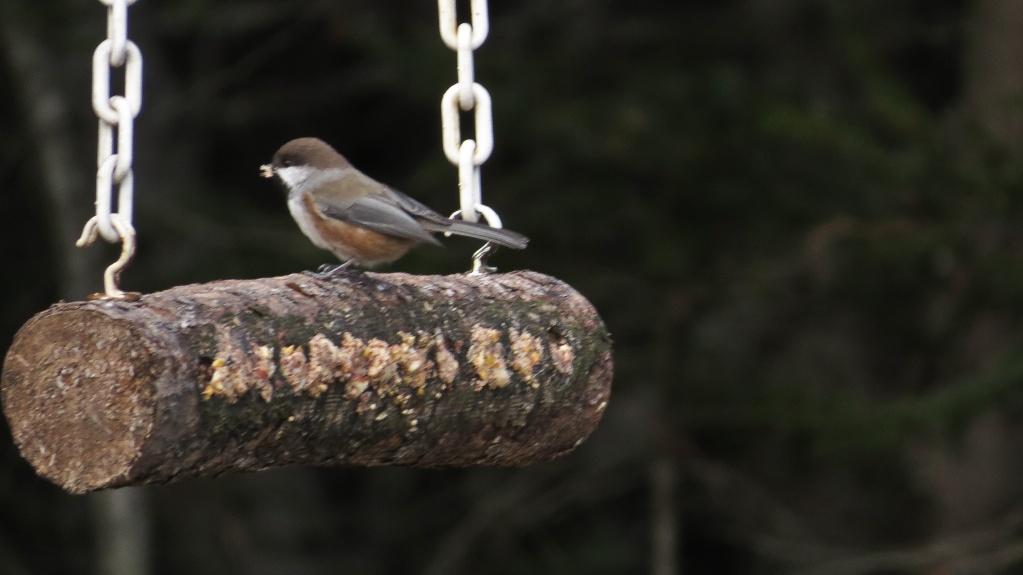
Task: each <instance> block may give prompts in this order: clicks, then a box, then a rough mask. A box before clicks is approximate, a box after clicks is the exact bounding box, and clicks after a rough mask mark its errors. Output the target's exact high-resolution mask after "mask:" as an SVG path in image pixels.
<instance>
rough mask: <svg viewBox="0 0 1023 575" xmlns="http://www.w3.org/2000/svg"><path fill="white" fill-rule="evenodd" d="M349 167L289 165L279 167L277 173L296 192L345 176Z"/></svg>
mask: <svg viewBox="0 0 1023 575" xmlns="http://www.w3.org/2000/svg"><path fill="white" fill-rule="evenodd" d="M348 171H349V168H327V169H317V168H313V167H310V166H288V167H285V168H277V170H276V174H277V175H278V176H279V177H280V178H281V180H282V181H283V182H284V183H285V184H287V186H288V188H290V189H291V190H293V191H295V192H303V191H305V190H306V189H307V188H308V189H316V188H318V187H320V186H322V185H323V184H325V183H327V182H331V181H334V180H339V179H341V178H343V177H344V176H345V175H346V174H347V173H348Z"/></svg>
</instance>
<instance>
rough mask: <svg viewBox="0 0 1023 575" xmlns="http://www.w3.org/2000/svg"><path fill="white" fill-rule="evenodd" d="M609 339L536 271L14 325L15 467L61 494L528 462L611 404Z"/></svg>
mask: <svg viewBox="0 0 1023 575" xmlns="http://www.w3.org/2000/svg"><path fill="white" fill-rule="evenodd" d="M610 348H611V344H610V337H609V335H608V333H607V330H606V328H605V327H604V324H603V322H602V321H601V320H600V317H599V316H598V315H597V313H596V311H595V310H594V309H593V307H592V306H591V305H590V303H589V302H588V301H586V299H585V298H583V297H582V296H581V295H580V294H579V293H578V292H575V291H574V290H572V288H570V287H569V286H568V285H566V284H564V283H562V282H560V281H558V280H556V279H554V278H551V277H548V276H544V275H541V274H537V273H533V272H517V273H512V274H497V275H484V276H473V275H457V276H412V275H407V274H374V273H362V272H351V273H347V274H343V275H341V276H340V277H338V278H336V279H334V280H321V279H316V278H313V277H311V276H307V275H302V274H295V275H290V276H284V277H279V278H267V279H258V280H244V281H240V280H228V281H220V282H214V283H211V284H202V285H188V286H181V287H177V288H173V289H170V290H167V291H164V292H159V293H154V294H149V295H145V296H142V298H141V299H140V300H139V301H136V302H125V301H91V302H73V303H59V304H57V305H55V306H53V307H51V308H50V309H49V310H47V311H44V312H42V313H40V314H38V315H37V316H35V317H34V318H32V319H31V320H29V322H28V323H27V324H26V325H25V326H23V327H22V329H21V330H20V331H19V332H18V334H17V335H16V336H15V340H14V344H13V345H12V346H11V349H10V351H9V352H8V354H7V358H6V360H5V362H4V369H3V379H2V387H0V397H2V400H3V409H4V414H5V415H6V417H7V419H8V421H9V422H10V426H11V430H12V434H13V436H14V439H15V442H16V443H17V445H18V448H19V450H20V451H21V454H22V456H23V457H25V459H27V460H28V461H29V462H30V463H31V464H32V465H33V467H34V468H35V469H36V472H37V473H39V474H40V475H41V476H42V477H45V478H46V479H48V480H50V481H53V482H54V483H56V484H58V485H60V486H62V487H63V488H64V489H65V490H67V491H69V492H71V493H84V492H87V491H92V490H96V489H103V488H107V487H115V486H121V485H130V484H141V483H160V482H167V481H173V480H178V479H184V478H190V477H211V476H215V475H218V474H221V473H225V472H229V471H244V470H258V469H266V468H270V467H281V466H287V465H361V466H373V465H386V464H397V465H412V466H423V467H434V466H469V465H528V464H531V463H536V462H541V461H546V460H550V459H553V458H555V457H558V456H560V455H562V454H564V453H567V452H569V451H571V450H572V449H573V448H574V447H575V446H576V445H578V444H579V443H581V442H582V441H583V440H584V439H585V438H586V437H587V436H588V435H589V434H590V432H591V431H592V430H593V428H594V427H595V426H596V424H597V422H598V421H599V420H600V417H601V415H602V413H603V411H604V408H605V406H606V405H607V399H608V395H609V393H610V381H611V375H612V360H611V349H610Z"/></svg>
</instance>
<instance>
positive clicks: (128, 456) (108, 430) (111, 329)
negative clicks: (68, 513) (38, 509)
mask: <svg viewBox="0 0 1023 575" xmlns="http://www.w3.org/2000/svg"><path fill="white" fill-rule="evenodd" d="M25 329H29V330H32V331H34V332H37V333H45V334H47V336H48V337H47V338H46V339H42V338H20V339H17V340H16V341H15V343H14V345H13V346H12V347H11V350H10V352H9V353H8V355H7V359H6V361H5V363H4V370H3V381H4V387H3V394H2V400H3V404H4V409H5V411H9V412H14V413H18V414H20V417H18V418H14V419H11V420H10V425H11V433H12V435H13V437H14V439H15V442H16V443H17V444H18V447H19V449H21V450H22V453H23V455H27V454H26V453H25V451H26V449H31V450H34V453H33V454H32V455H33V457H32V458H31V460H32V462H33V464H34V465H35V468H36V472H37V473H38V474H39V475H40V476H42V477H44V478H46V479H48V480H50V481H52V482H54V483H56V484H58V485H63V486H65V488H67V489H68V490H69V491H72V492H77V493H84V492H87V491H91V490H93V489H96V488H98V487H101V486H104V485H108V484H109V483H110V480H111V476H117V477H125V476H127V474H128V473H129V472H130V470H131V466H132V463H133V462H134V460H135V458H137V457H138V453H139V447H140V445H141V444H142V443H143V442H144V441H145V439H146V437H147V436H148V435H149V433H150V431H151V427H152V422H153V416H152V415H153V410H154V405H153V397H154V393H155V389H154V387H153V385H152V382H153V373H154V372H155V370H154V366H153V363H154V362H153V358H152V356H151V355H150V353H149V352H148V351H147V350H146V348H145V346H140V345H139V338H138V335H137V334H136V333H133V331H132V330H131V329H130V328H129V327H128V326H127V324H125V323H123V322H117V321H114V320H111V319H110V318H109V317H107V316H105V315H103V314H100V313H94V314H91V317H90V318H89V321H87V322H83V321H79V322H75V323H68V322H67V321H66V318H65V317H62V316H59V315H50V316H46V315H44V316H37V317H36V318H34V319H33V320H32V321H31V322H30V323H29V324H28V325H26V326H25V328H23V330H25ZM139 424H141V425H139ZM54 438H60V441H54V440H53V439H54Z"/></svg>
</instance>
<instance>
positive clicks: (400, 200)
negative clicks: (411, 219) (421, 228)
mask: <svg viewBox="0 0 1023 575" xmlns="http://www.w3.org/2000/svg"><path fill="white" fill-rule="evenodd" d="M386 193H387V194H388V195H389V196H390V197H391V199H392V200H394V202H395V203H396V204H397V205H398V206H400V207H401V209H403V210H405V211H406V212H408V213H409V214H412V215H413V216H415V217H417V218H423V219H424V220H429V221H431V222H434V223H437V224H441V225H446V222H450V221H451V220H449V219H448V218H447V217H445V216H442V215H440V214H438V213H437V212H435V211H433V210H432V209H430V207H429V206H426V205H425V204H423V203H421V202H420V201H418V200H416V199H414V198H412V197H410V196H406V195H405V194H403V193H401V192H399V191H398V190H395V189H394V188H387V192H386Z"/></svg>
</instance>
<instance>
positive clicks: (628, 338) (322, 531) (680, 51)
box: [0, 0, 1023, 574]
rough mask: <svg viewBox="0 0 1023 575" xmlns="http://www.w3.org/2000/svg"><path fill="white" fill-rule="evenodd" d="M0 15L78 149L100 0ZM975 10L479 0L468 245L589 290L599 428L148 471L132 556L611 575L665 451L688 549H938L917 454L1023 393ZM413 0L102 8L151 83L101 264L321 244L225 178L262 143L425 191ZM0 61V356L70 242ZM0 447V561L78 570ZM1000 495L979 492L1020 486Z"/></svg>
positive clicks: (1020, 272) (1016, 300)
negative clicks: (133, 219)
mask: <svg viewBox="0 0 1023 575" xmlns="http://www.w3.org/2000/svg"><path fill="white" fill-rule="evenodd" d="M12 2H13V0H12ZM17 3H21V4H23V5H24V6H23V10H22V14H23V18H24V20H25V22H24V25H25V26H29V27H31V29H32V30H33V33H34V34H36V35H37V36H38V38H40V39H41V40H42V41H43V42H44V43H45V44H46V45H47V46H48V47H49V50H50V53H49V56H50V58H51V59H52V62H53V66H54V68H55V70H56V71H57V72H58V74H56V77H57V78H59V81H60V82H61V83H60V85H59V86H57V88H58V89H59V91H60V93H62V94H63V95H64V96H65V98H66V99H67V102H68V105H69V106H70V107H71V109H72V110H73V117H72V118H71V122H70V127H69V129H70V130H72V132H73V134H74V137H75V138H76V142H77V143H78V145H79V146H80V152H81V157H82V158H83V160H82V165H83V166H88V162H89V160H90V159H91V157H92V154H93V152H92V149H93V148H92V146H93V143H92V138H94V136H93V135H92V134H91V133H90V129H91V125H92V124H91V122H92V120H91V115H90V113H91V112H90V110H89V107H88V93H89V88H88V66H89V61H90V60H89V56H90V53H91V50H92V46H93V44H94V42H95V41H98V38H99V37H100V35H101V34H102V30H103V27H102V9H101V8H100V7H99V6H98V5H96V6H93V5H92V4H95V3H88V2H84V1H83V2H71V1H68V0H64V1H62V2H51V3H46V4H39V5H32V6H31V7H30V6H29V5H28V3H27V2H23V1H22V0H18V2H17ZM971 6H972V4H971V3H969V2H966V1H965V0H930V1H926V0H890V1H881V0H869V1H864V2H842V1H840V0H832V1H826V2H819V1H810V0H746V1H738V0H727V1H718V2H708V1H696V0H693V1H689V2H682V3H680V2H666V1H663V0H662V1H655V0H633V1H631V2H620V1H615V0H588V1H583V0H572V1H567V2H557V3H549V2H541V1H539V0H522V1H519V2H514V3H494V4H493V5H492V6H491V35H490V38H489V39H488V41H487V43H486V44H485V46H484V48H483V49H481V50H480V51H479V52H478V53H477V58H476V65H477V70H476V73H477V78H478V80H479V81H480V82H482V83H483V84H484V85H485V86H486V87H487V88H488V89H489V90H490V92H491V94H492V95H493V97H494V106H495V108H494V113H495V130H496V141H497V146H496V150H495V154H494V156H493V158H492V159H491V161H490V162H488V163H487V164H486V166H485V168H484V193H485V201H486V202H487V203H488V204H489V205H491V206H492V207H494V208H495V209H497V210H498V211H499V213H501V215H502V218H503V219H504V221H505V223H506V225H507V226H508V227H510V228H513V229H516V230H519V231H522V232H524V233H526V234H527V235H529V236H530V237H531V238H532V239H533V242H532V243H531V245H530V248H529V249H528V250H527V251H525V252H524V253H508V252H502V253H500V254H499V255H498V257H497V258H496V262H495V263H496V264H497V265H499V266H500V267H501V268H502V269H515V268H530V269H535V270H538V271H541V272H545V273H548V274H551V275H555V276H557V277H560V278H562V279H564V280H566V281H568V282H569V283H571V284H572V285H573V286H575V287H576V288H577V289H579V290H580V291H581V292H583V293H584V294H586V295H587V296H588V297H589V298H590V299H591V300H592V301H593V303H594V304H595V305H596V306H597V308H598V309H599V310H600V311H601V312H602V314H603V316H604V318H605V320H606V321H607V323H608V325H609V326H610V328H611V330H612V332H613V334H614V335H615V340H616V346H615V351H616V358H615V359H616V380H615V386H616V389H615V392H614V396H613V400H612V402H611V407H610V408H609V411H608V414H607V418H606V420H605V422H604V423H603V424H602V426H601V428H600V429H599V430H598V432H597V433H596V434H595V435H594V437H593V438H591V439H590V440H589V441H588V442H587V443H586V444H585V445H584V446H583V447H581V448H580V450H579V451H578V452H577V453H576V454H573V455H572V456H570V457H568V458H566V459H564V460H563V461H560V462H557V463H555V464H551V465H546V466H540V467H537V468H533V469H528V470H467V471H447V472H429V473H427V472H421V471H410V470H398V469H392V470H293V471H283V472H272V473H263V474H256V475H251V476H241V477H232V478H224V479H218V480H216V481H206V482H192V483H188V484H182V485H175V486H168V487H161V488H153V489H152V490H151V493H152V497H151V499H152V513H153V514H154V522H155V525H156V539H157V543H156V544H155V545H154V547H155V553H156V558H155V562H156V565H159V566H161V567H159V568H158V569H157V572H158V573H180V572H189V573H207V572H208V573H225V572H228V573H321V572H322V573H336V572H339V571H340V570H342V569H343V570H345V571H347V572H358V573H367V574H373V573H407V572H423V573H470V572H471V573H483V574H485V573H502V574H515V573H529V574H537V573H558V574H562V573H638V572H642V571H643V570H646V569H647V566H648V553H649V545H650V533H649V529H650V527H649V525H650V517H649V515H650V512H649V509H648V508H647V500H648V497H649V493H648V491H649V486H648V479H647V469H648V465H649V464H650V462H651V461H652V460H653V459H654V458H656V457H665V456H666V457H669V458H670V459H671V460H672V461H674V462H675V464H676V465H677V466H678V468H679V469H680V470H681V471H680V475H681V476H682V477H683V479H682V480H681V481H680V483H679V485H678V488H679V491H678V501H677V503H678V505H677V509H676V512H677V514H678V518H679V520H680V521H681V522H682V523H683V528H682V529H681V532H682V533H683V541H682V543H681V546H682V547H681V552H682V557H683V563H684V567H685V570H686V571H689V572H695V573H708V572H713V573H721V574H727V573H774V572H786V571H787V569H789V568H792V567H794V566H800V565H803V564H805V563H806V562H807V561H809V560H810V559H807V557H810V556H812V553H810V552H809V551H807V552H806V553H798V552H795V551H792V552H787V553H780V552H769V551H765V549H764V547H763V546H762V545H759V546H758V544H757V541H761V539H758V537H761V538H762V537H767V536H770V537H776V538H779V539H781V540H788V541H798V542H800V544H803V545H806V546H807V548H808V549H809V548H811V547H812V548H813V549H815V550H816V552H818V553H824V551H823V550H826V549H838V548H848V549H865V550H870V549H886V548H889V547H891V546H893V545H914V544H918V543H920V542H923V541H927V540H928V539H929V538H931V537H934V536H936V535H938V531H937V530H938V526H940V525H942V524H943V523H942V521H943V519H942V517H943V515H942V514H943V513H946V512H947V510H946V509H944V508H943V507H941V505H939V503H938V501H939V500H941V494H940V493H936V492H935V488H934V485H933V483H932V482H930V481H929V480H927V479H926V478H925V477H924V472H922V471H921V469H920V463H919V457H918V455H919V452H920V449H921V447H920V446H921V445H932V444H933V442H935V441H936V442H937V443H938V444H940V445H948V446H951V447H950V449H953V451H954V449H955V448H956V446H957V445H963V442H964V441H965V440H964V437H966V434H967V432H968V430H969V429H971V426H972V425H973V424H974V423H975V422H976V421H978V420H979V419H980V418H982V417H986V416H988V415H990V414H991V413H997V414H998V415H999V416H1000V417H1003V418H1004V419H1005V420H1006V421H1008V422H1010V424H1011V427H1010V429H1012V430H1014V431H1016V432H1017V433H1018V432H1019V427H1018V422H1019V421H1020V415H1021V414H1023V394H1021V393H1020V391H1019V389H1020V387H1019V382H1020V381H1021V379H1023V344H1021V343H1020V342H1021V341H1023V338H1021V337H1020V336H1021V335H1023V334H1021V333H1020V331H1021V330H1020V327H1019V326H1020V325H1023V322H1021V319H1023V266H1020V265H1019V262H1020V258H1021V256H1023V234H1021V233H1020V232H1019V230H1020V229H1021V225H1023V170H1021V167H1023V164H1021V163H1020V158H1019V156H1018V155H1017V154H1016V153H1015V152H1013V151H1012V148H1011V147H1008V146H1005V145H1003V143H1000V142H998V141H996V140H995V139H994V138H992V137H991V136H990V135H988V134H987V132H986V131H985V130H983V129H982V128H981V127H980V126H981V125H982V124H981V122H979V121H978V118H976V117H974V116H972V115H971V114H970V112H969V111H968V110H967V107H966V106H965V104H964V93H963V84H964V82H965V75H964V71H963V70H962V62H964V61H965V51H966V50H967V46H968V42H969V37H968V36H967V33H968V31H969V29H968V27H967V25H966V23H967V14H968V11H969V9H970V8H971ZM433 10H434V7H433V6H432V5H430V4H428V3H417V4H409V3H405V2H396V1H394V0H378V1H376V2H369V1H366V0H351V1H347V2H320V1H313V0H306V1H301V2H279V1H278V2H274V1H269V0H245V1H243V0H225V1H221V2H211V1H204V0H187V1H186V0H179V1H176V2H163V3H156V2H139V3H138V4H137V5H136V6H135V7H133V8H132V12H131V14H132V28H131V35H132V37H133V38H135V39H136V41H137V42H138V43H139V44H140V46H141V48H142V50H143V53H144V54H145V57H146V71H145V74H146V88H145V90H146V91H145V102H144V106H143V112H142V115H141V116H140V118H139V125H138V128H137V136H136V137H137V153H136V156H137V166H138V167H137V172H136V178H137V182H138V183H137V186H138V191H137V204H138V211H137V214H138V216H137V227H138V229H139V233H140V238H141V240H140V241H141V248H140V251H139V254H138V261H137V262H136V264H134V266H133V267H132V268H131V269H130V271H129V272H128V273H127V274H126V275H125V283H126V285H127V286H128V287H130V288H134V289H142V290H157V289H161V288H164V287H167V286H169V285H173V284H178V283H185V282H196V281H207V280H212V279H216V278H224V277H256V276H260V275H269V274H281V273H287V272H292V271H296V270H299V269H308V268H314V267H315V266H316V265H318V264H319V263H322V262H323V261H326V254H324V253H321V252H319V251H317V250H316V249H315V248H313V247H312V246H311V245H308V243H307V242H306V240H305V239H304V238H303V237H302V236H301V235H300V234H299V233H298V231H297V230H296V229H295V227H294V224H293V223H292V222H291V220H290V218H289V217H288V215H287V212H286V210H285V209H284V206H283V201H282V199H281V198H280V197H279V195H278V194H277V193H276V191H275V190H273V189H271V188H270V187H269V186H267V185H265V182H262V181H261V180H259V179H258V178H257V177H256V176H257V168H258V166H259V165H260V164H261V163H264V162H265V161H266V160H267V159H268V158H269V157H270V155H271V154H272V153H273V151H274V150H275V149H276V147H277V146H279V145H280V144H281V143H283V142H284V141H286V140H288V139H290V138H293V137H298V136H305V135H316V136H319V137H321V138H323V139H325V140H328V141H330V142H331V143H333V144H334V145H335V146H336V147H337V148H338V149H339V150H341V151H342V152H343V153H345V154H346V155H347V156H348V157H349V158H350V159H351V160H352V162H353V163H354V164H355V165H357V166H359V167H360V168H361V169H363V171H365V172H367V173H369V174H370V175H373V176H374V177H377V178H378V179H380V180H382V181H385V182H388V183H390V184H392V185H394V186H395V187H396V188H398V189H401V190H404V191H406V192H408V193H410V194H413V195H415V196H416V197H418V198H419V199H421V200H423V201H425V202H426V203H428V204H430V205H432V206H434V207H436V208H437V209H438V210H440V211H444V210H445V209H448V210H451V209H454V206H455V204H456V195H455V171H454V169H453V168H452V167H451V166H449V165H448V164H447V163H446V161H445V160H444V158H443V155H442V153H441V151H440V135H439V114H438V110H437V108H438V101H439V98H440V95H441V94H442V93H443V91H444V89H446V87H447V86H448V85H450V84H451V83H452V82H453V81H454V78H455V70H454V64H455V58H454V55H453V54H452V53H451V52H450V51H448V50H447V49H446V48H445V47H444V46H443V45H442V44H441V42H440V40H439V38H437V34H436V21H435V19H436V16H435V13H434V11H433ZM3 16H4V7H3V6H0V17H3ZM61 72H63V73H61ZM0 73H2V74H3V78H2V81H0V86H4V87H6V88H5V89H2V90H0V180H2V181H3V182H4V186H3V189H4V190H5V191H4V198H5V201H6V202H7V204H6V205H7V206H8V210H5V214H7V215H8V219H7V223H6V224H5V225H4V226H0V237H2V238H3V239H2V242H0V264H2V266H3V269H5V270H12V272H10V273H3V274H0V291H2V293H3V294H4V301H5V304H4V306H2V307H0V342H2V343H3V344H5V345H6V344H7V343H8V342H9V341H10V338H11V337H12V335H13V333H14V331H15V330H16V328H17V326H18V325H20V323H21V322H23V321H24V320H25V319H27V317H29V316H30V315H31V314H32V313H34V312H36V311H38V310H40V309H42V308H43V307H45V305H46V304H47V302H49V301H52V300H54V299H56V298H57V297H58V295H57V294H58V293H59V290H60V286H58V285H56V282H57V279H56V278H57V274H56V272H55V270H54V264H52V262H54V261H55V255H54V252H55V251H58V252H59V250H66V249H71V248H70V247H69V246H54V245H51V242H52V239H51V238H52V236H51V235H50V234H48V230H47V223H48V221H49V220H50V216H48V214H49V213H52V211H53V210H60V209H62V207H61V206H53V205H46V204H45V202H44V201H43V200H42V199H41V198H42V197H43V196H42V193H41V191H40V189H39V188H40V185H39V183H38V181H39V178H38V176H37V173H36V170H38V169H39V166H38V164H37V163H36V162H35V161H34V157H36V155H37V154H38V153H39V149H40V148H41V147H43V146H45V145H46V142H45V141H44V140H42V139H41V137H40V135H39V134H32V133H31V129H30V126H29V125H28V124H27V123H26V122H25V121H24V113H23V112H20V111H19V107H20V108H21V109H25V108H26V107H30V106H33V105H35V104H36V103H33V102H25V101H20V102H19V101H18V100H17V96H18V92H17V90H16V86H17V84H18V82H19V79H18V78H17V77H15V76H14V75H13V73H12V71H11V70H10V69H5V70H0ZM82 194H83V197H85V198H88V197H89V195H90V194H91V192H90V191H89V190H82ZM85 201H88V200H85ZM15 213H17V214H19V215H21V217H14V216H13V215H12V214H15ZM447 244H448V248H447V249H446V250H436V249H432V248H429V247H424V248H422V249H421V250H418V251H417V252H415V253H413V254H412V255H410V256H408V257H407V258H406V259H405V260H402V261H401V262H399V263H397V264H395V265H394V266H392V267H391V268H388V269H401V270H404V271H412V272H416V273H457V272H460V271H462V270H464V269H465V267H466V266H467V262H468V257H469V254H471V252H472V250H473V249H475V246H472V245H469V244H468V243H466V242H459V241H457V240H452V241H449V242H447ZM92 249H99V248H92ZM13 270H17V273H14V272H13ZM99 274H100V271H99V270H96V276H97V278H98V277H99ZM97 281H98V280H97ZM8 437H9V436H5V441H4V443H3V444H4V445H5V447H3V448H2V451H0V516H3V517H4V518H5V519H4V520H3V521H0V557H4V556H5V554H6V555H7V556H10V557H14V558H16V559H17V561H18V562H19V563H18V564H20V565H23V566H25V568H26V570H27V572H33V573H58V572H87V570H88V569H89V568H90V567H89V566H90V565H91V561H92V558H91V556H90V553H92V551H91V550H90V549H91V547H90V546H89V537H90V535H89V534H90V527H89V522H88V517H87V510H86V508H85V507H84V506H83V504H82V503H81V499H74V498H70V497H66V496H63V495H61V494H59V493H56V492H55V490H54V489H53V488H51V487H49V486H46V485H43V484H41V483H40V482H39V480H37V479H35V478H34V477H33V476H32V473H31V471H30V470H28V469H27V468H26V466H25V464H24V463H23V462H21V461H20V460H19V459H17V455H16V451H15V448H14V447H13V445H11V442H10V441H9V440H7V438H8ZM981 472H982V470H978V473H981ZM1016 483H1019V482H1018V481H1017V482H1016ZM1019 487H1020V486H1018V485H1016V484H1015V483H1014V484H1013V485H1012V486H1011V487H1010V488H1007V489H1006V491H1005V501H1006V502H1005V504H1004V509H1018V508H1019V507H1020V505H1021V503H1023V499H1021V497H1020V491H1021V490H1020V488H1019ZM963 488H964V489H967V488H968V487H966V486H964V487H963ZM183 503H184V504H183ZM988 519H991V518H988ZM55 549H59V550H60V551H61V552H60V553H54V550H55ZM398 550H400V552H399V551H398ZM865 572H869V571H865Z"/></svg>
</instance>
